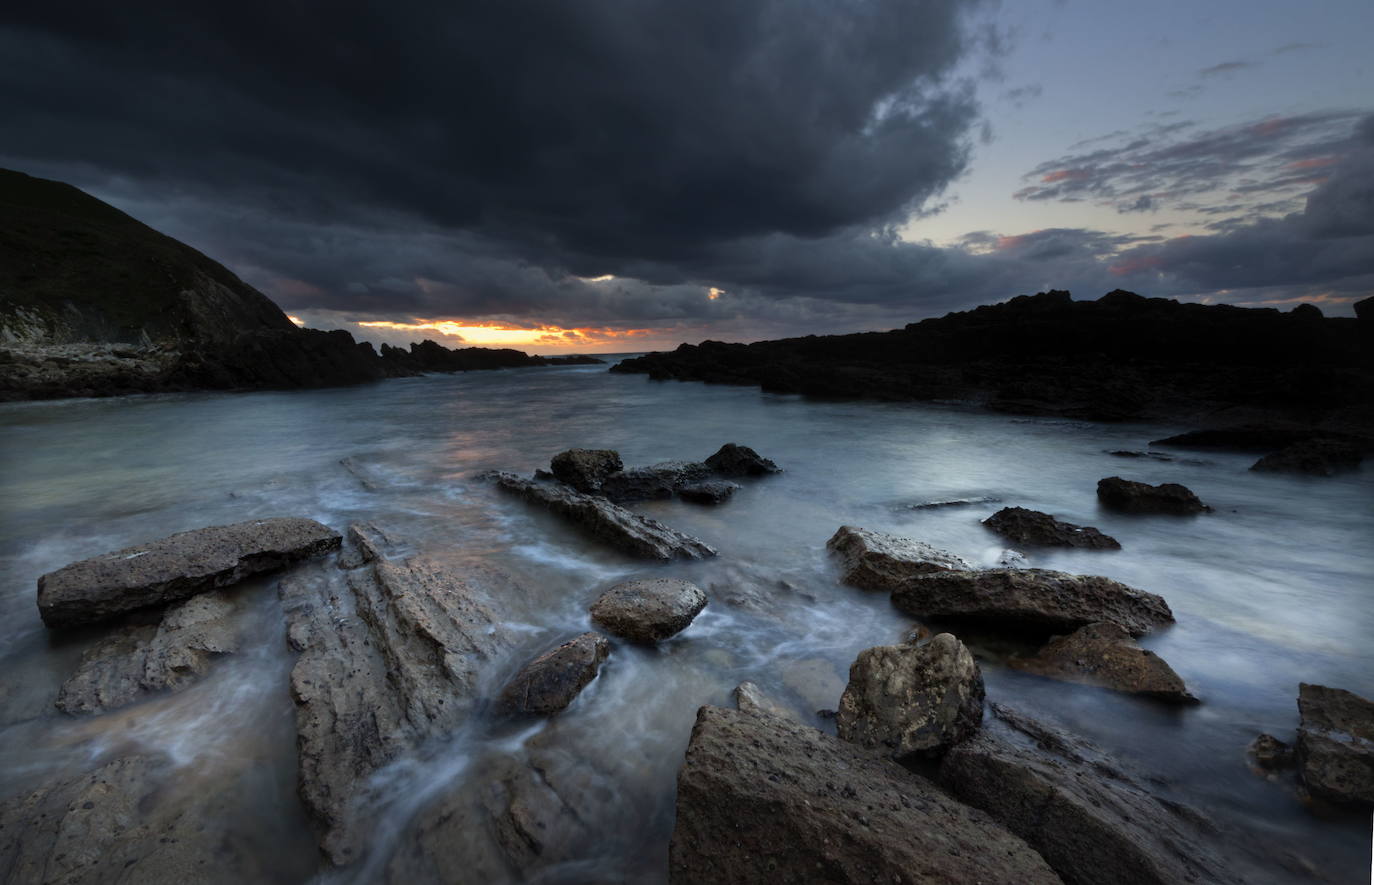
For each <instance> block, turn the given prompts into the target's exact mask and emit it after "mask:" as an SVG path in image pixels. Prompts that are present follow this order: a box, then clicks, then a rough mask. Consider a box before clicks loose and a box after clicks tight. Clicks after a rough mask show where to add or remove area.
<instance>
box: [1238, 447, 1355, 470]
mask: <svg viewBox="0 0 1374 885" xmlns="http://www.w3.org/2000/svg"><path fill="white" fill-rule="evenodd" d="M1363 460H1364V453H1363V452H1362V451H1360V449H1359V447H1358V446H1354V445H1351V444H1350V443H1348V442H1342V441H1340V440H1336V439H1309V440H1306V441H1304V442H1300V443H1295V444H1293V445H1291V446H1288V447H1287V448H1285V449H1282V450H1280V451H1277V452H1273V453H1271V454H1268V455H1265V456H1264V457H1263V458H1260V459H1259V460H1258V461H1256V462H1255V463H1254V464H1252V465H1251V466H1250V469H1251V470H1255V471H1259V472H1261V473H1305V474H1308V475H1309V476H1334V475H1335V474H1337V473H1342V472H1344V471H1348V470H1358V469H1359V468H1360V462H1361V461H1363Z"/></svg>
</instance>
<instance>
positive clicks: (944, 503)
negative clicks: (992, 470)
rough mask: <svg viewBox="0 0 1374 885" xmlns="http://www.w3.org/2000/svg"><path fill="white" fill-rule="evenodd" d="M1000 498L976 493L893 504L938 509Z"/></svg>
mask: <svg viewBox="0 0 1374 885" xmlns="http://www.w3.org/2000/svg"><path fill="white" fill-rule="evenodd" d="M1000 503H1002V499H1001V498H996V497H993V496H992V495H978V496H976V497H972V498H940V499H937V500H933V501H916V502H914V503H906V502H903V503H900V504H895V505H893V509H894V510H938V509H940V508H942V507H971V506H973V505H974V504H1000Z"/></svg>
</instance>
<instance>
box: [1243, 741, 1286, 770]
mask: <svg viewBox="0 0 1374 885" xmlns="http://www.w3.org/2000/svg"><path fill="white" fill-rule="evenodd" d="M1246 753H1247V755H1249V756H1250V758H1251V759H1253V760H1255V765H1256V766H1257V767H1259V768H1262V769H1264V770H1265V771H1280V770H1282V769H1285V768H1292V767H1293V766H1294V765H1296V764H1297V755H1296V753H1295V752H1294V750H1293V748H1292V747H1291V746H1289V745H1288V744H1285V743H1284V742H1283V741H1281V740H1279V739H1278V738H1276V737H1274V736H1273V735H1272V734H1261V735H1260V736H1259V737H1257V738H1255V739H1254V740H1253V741H1251V742H1250V746H1249V747H1248V748H1247V749H1246Z"/></svg>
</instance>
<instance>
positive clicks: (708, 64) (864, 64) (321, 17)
mask: <svg viewBox="0 0 1374 885" xmlns="http://www.w3.org/2000/svg"><path fill="white" fill-rule="evenodd" d="M973 5H974V4H973V3H970V2H961V0H934V2H924V3H911V2H903V0H871V2H856V3H845V4H834V3H829V2H821V0H816V2H810V3H774V2H764V0H704V2H693V3H677V2H667V0H660V2H649V0H588V2H576V3H568V2H553V0H550V2H518V0H517V2H501V3H454V4H439V3H428V2H425V3H417V2H393V3H387V4H364V3H342V4H328V5H320V6H318V7H315V6H313V5H310V4H298V3H281V2H276V0H274V2H270V3H269V2H252V0H250V2H243V3H234V4H220V3H208V2H206V3H185V4H180V5H175V6H173V5H169V4H150V5H148V6H147V7H146V8H140V7H141V6H142V4H139V3H133V4H119V5H111V4H108V3H80V2H76V3H74V2H62V0H58V2H53V3H42V4H22V5H21V6H20V7H19V8H16V9H14V10H12V11H11V12H9V13H7V20H8V22H7V27H6V29H5V31H4V37H3V40H2V42H0V54H3V57H4V58H5V59H7V61H6V62H5V63H4V65H3V70H4V74H3V76H4V81H3V87H4V94H5V95H6V96H7V97H8V98H7V100H6V107H5V111H6V122H7V132H8V136H7V143H6V145H5V150H6V152H7V153H8V154H9V155H10V157H11V158H12V160H13V161H15V162H22V161H24V160H28V161H30V163H32V162H35V161H41V162H43V163H46V164H49V165H58V164H62V163H70V164H78V163H89V164H90V166H91V170H90V171H91V172H92V173H104V174H119V175H126V176H130V177H134V178H136V179H138V180H139V181H140V182H142V183H144V184H145V185H148V186H159V187H161V188H163V189H164V191H166V190H172V189H175V190H179V191H183V192H189V193H193V194H205V195H209V196H213V197H215V198H217V199H224V198H226V197H228V198H232V199H234V200H236V201H238V202H249V201H251V202H252V203H255V204H257V205H258V206H260V207H264V208H270V209H271V210H272V211H273V212H275V213H277V214H282V215H287V216H295V217H301V218H306V219H310V220H313V221H317V222H322V221H334V220H339V219H345V220H347V219H350V218H352V217H355V216H358V215H360V214H361V215H370V214H371V213H375V212H378V211H383V210H384V211H392V212H397V213H407V214H411V215H414V216H416V217H417V218H419V219H422V220H423V221H425V222H427V223H430V224H435V225H440V226H444V227H448V228H451V229H460V230H467V231H475V232H478V233H481V234H483V235H485V236H488V237H490V238H493V239H496V240H502V241H511V242H518V243H520V244H522V245H523V246H524V248H526V249H527V250H529V251H530V252H531V253H532V257H533V258H534V259H535V260H541V261H547V260H553V259H558V260H561V261H563V262H566V263H568V264H570V265H572V266H574V269H577V270H581V271H584V272H588V273H601V272H605V271H607V270H610V269H611V268H612V266H614V265H615V264H616V263H618V262H621V261H624V260H627V259H631V258H640V257H644V256H651V257H655V258H672V259H677V260H686V259H690V258H691V256H692V255H693V254H694V253H695V252H696V251H697V250H699V249H701V248H703V247H704V246H709V245H710V244H712V243H716V242H722V241H729V240H732V239H736V238H740V237H749V236H757V235H762V234H768V233H774V232H783V233H789V234H795V235H800V236H819V235H823V234H826V233H828V232H830V231H833V230H836V229H838V228H842V227H846V226H849V225H854V224H860V223H871V222H874V221H875V220H880V219H884V218H895V217H898V216H900V215H901V214H902V213H903V212H904V211H906V210H907V209H909V208H911V207H912V206H914V205H916V204H919V203H920V202H921V201H923V200H925V199H926V198H928V197H930V196H931V195H933V194H935V193H937V192H938V191H939V190H940V189H941V188H943V187H944V185H945V184H946V183H947V182H949V181H950V180H951V178H952V177H953V176H954V175H956V174H957V173H958V172H959V171H961V169H962V168H963V166H964V164H965V161H966V157H967V138H966V135H967V132H968V130H969V127H970V126H971V125H972V124H973V122H974V117H975V106H974V104H973V101H972V98H971V93H970V90H969V89H968V88H967V86H966V85H961V84H957V83H951V82H949V81H948V75H949V73H950V71H951V69H952V67H953V66H954V65H955V63H956V62H958V61H959V60H960V59H961V57H963V55H964V54H965V52H966V51H967V48H968V41H969V40H970V37H969V36H968V31H969V29H968V27H967V26H966V22H967V18H966V15H965V13H966V12H967V11H968V9H969V7H971V6H973Z"/></svg>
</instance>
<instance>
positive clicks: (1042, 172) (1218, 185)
mask: <svg viewBox="0 0 1374 885" xmlns="http://www.w3.org/2000/svg"><path fill="white" fill-rule="evenodd" d="M1359 120H1360V114H1359V113H1357V112H1355V111H1320V112H1310V113H1307V114H1297V115H1290V116H1274V117H1265V118H1263V119H1259V120H1251V121H1248V122H1245V123H1241V124H1237V125H1233V126H1227V127H1222V128H1216V129H1202V128H1200V127H1199V126H1198V125H1197V124H1196V123H1195V122H1192V121H1178V122H1172V123H1155V124H1150V125H1146V126H1142V127H1140V128H1138V129H1135V130H1130V131H1125V132H1117V133H1113V134H1112V135H1109V136H1104V137H1103V138H1100V139H1090V140H1088V141H1084V142H1080V143H1079V144H1078V145H1075V148H1076V150H1074V151H1072V152H1070V153H1068V154H1065V155H1063V156H1061V157H1057V158H1054V159H1052V160H1047V161H1045V162H1043V163H1040V164H1039V165H1037V166H1035V167H1034V168H1032V169H1031V170H1030V171H1029V172H1027V173H1026V174H1025V175H1024V176H1023V180H1025V181H1026V182H1027V184H1026V185H1025V186H1024V187H1022V188H1021V189H1020V190H1018V191H1017V192H1016V193H1015V194H1013V196H1015V197H1016V198H1017V199H1019V200H1025V201H1072V200H1090V201H1092V202H1094V203H1097V204H1099V205H1102V206H1110V207H1114V208H1116V209H1117V210H1118V211H1121V212H1132V211H1145V210H1157V209H1162V208H1170V209H1175V210H1182V211H1185V212H1194V213H1198V214H1199V215H1209V214H1216V213H1219V212H1224V213H1226V214H1228V215H1231V216H1234V217H1235V218H1237V219H1239V220H1241V221H1249V220H1254V218H1255V217H1258V216H1259V215H1260V214H1268V215H1273V214H1280V213H1283V212H1291V211H1296V210H1297V209H1298V208H1300V207H1301V205H1302V198H1303V196H1304V195H1305V194H1306V193H1307V192H1308V191H1310V190H1311V189H1312V188H1313V187H1314V186H1316V185H1318V184H1320V183H1321V182H1322V180H1323V179H1324V177H1325V174H1326V171H1327V170H1329V168H1331V167H1333V166H1334V165H1335V164H1337V163H1339V162H1340V161H1341V159H1342V157H1344V156H1346V155H1347V154H1348V153H1349V152H1350V151H1352V150H1353V149H1354V146H1355V144H1356V138H1355V137H1354V134H1353V133H1354V130H1355V127H1356V125H1357V123H1358V121H1359Z"/></svg>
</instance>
